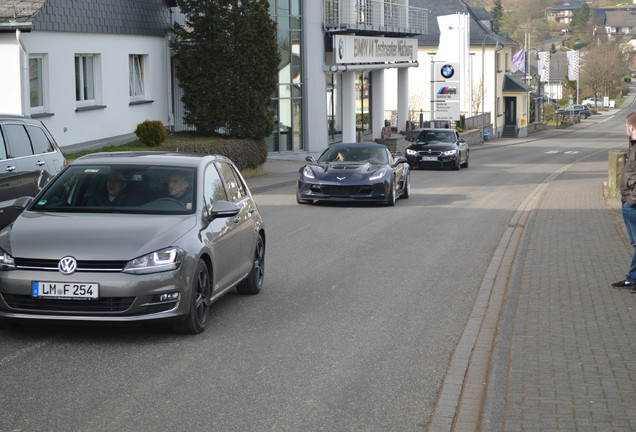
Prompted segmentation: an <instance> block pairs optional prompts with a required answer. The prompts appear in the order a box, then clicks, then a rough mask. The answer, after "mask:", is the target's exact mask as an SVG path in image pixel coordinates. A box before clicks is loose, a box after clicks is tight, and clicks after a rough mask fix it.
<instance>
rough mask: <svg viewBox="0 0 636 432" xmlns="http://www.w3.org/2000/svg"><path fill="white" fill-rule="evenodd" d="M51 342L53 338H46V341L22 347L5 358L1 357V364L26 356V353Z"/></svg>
mask: <svg viewBox="0 0 636 432" xmlns="http://www.w3.org/2000/svg"><path fill="white" fill-rule="evenodd" d="M50 343H51V340H45V341H42V342H38V343H35V344H32V345H29V346H26V347H24V348H22V349H20V350H18V351H16V352H14V353H13V354H9V355H8V356H6V357H4V358H1V359H0V366H4V365H5V364H7V363H9V362H11V361H13V360H16V359H17V358H19V357H22V356H25V355H27V354H29V353H31V352H33V351H35V350H37V349H38V348H41V347H43V346H46V345H48V344H50Z"/></svg>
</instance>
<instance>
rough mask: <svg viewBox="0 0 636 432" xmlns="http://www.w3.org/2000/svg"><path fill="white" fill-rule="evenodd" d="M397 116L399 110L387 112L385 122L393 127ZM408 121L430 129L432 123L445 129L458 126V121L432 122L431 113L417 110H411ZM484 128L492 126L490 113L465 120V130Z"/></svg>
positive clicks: (385, 112) (416, 125)
mask: <svg viewBox="0 0 636 432" xmlns="http://www.w3.org/2000/svg"><path fill="white" fill-rule="evenodd" d="M396 116H397V110H385V111H384V120H385V122H386V121H388V122H389V124H391V125H393V124H394V120H395V119H396ZM408 121H409V123H410V124H412V125H415V127H416V128H417V127H425V125H426V126H427V127H430V124H431V121H432V122H433V124H435V125H436V127H438V126H441V127H445V125H446V124H448V126H449V127H451V128H454V127H455V126H456V125H457V121H446V120H432V119H431V112H430V111H417V110H409V115H408ZM482 126H483V127H489V126H490V113H489V112H487V113H483V114H477V115H474V116H472V117H465V118H464V127H463V129H464V130H469V129H481V128H482Z"/></svg>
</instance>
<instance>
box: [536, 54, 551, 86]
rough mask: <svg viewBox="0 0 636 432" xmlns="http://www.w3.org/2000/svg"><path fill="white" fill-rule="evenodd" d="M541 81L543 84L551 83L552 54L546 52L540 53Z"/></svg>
mask: <svg viewBox="0 0 636 432" xmlns="http://www.w3.org/2000/svg"><path fill="white" fill-rule="evenodd" d="M538 66H539V77H540V78H539V80H540V81H541V82H550V52H549V51H544V52H540V53H539V64H538Z"/></svg>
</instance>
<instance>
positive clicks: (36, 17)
mask: <svg viewBox="0 0 636 432" xmlns="http://www.w3.org/2000/svg"><path fill="white" fill-rule="evenodd" d="M107 17H108V18H107ZM169 17H170V9H169V8H168V7H167V5H166V2H165V1H163V0H139V1H136V2H132V3H131V2H129V1H125V0H103V1H97V0H85V1H82V2H76V1H72V0H33V1H25V0H20V1H18V0H7V1H5V2H3V4H2V5H1V6H0V64H2V68H0V94H2V95H3V96H2V98H0V112H2V113H7V114H25V115H30V116H31V117H35V118H39V119H40V120H42V121H43V122H44V123H45V124H46V126H47V127H48V128H49V130H50V131H51V133H52V134H53V136H54V137H55V138H56V140H57V141H58V143H59V144H60V146H62V147H63V148H64V149H65V150H68V149H72V148H74V147H81V148H91V147H92V148H97V147H100V146H103V145H105V144H120V143H125V142H128V141H131V140H133V139H134V138H135V137H134V134H133V131H134V129H135V127H136V125H137V124H138V123H141V122H143V121H145V120H161V121H162V122H164V123H165V124H169V122H170V112H171V108H170V104H169V101H170V100H171V96H170V78H169V77H170V74H169V69H168V65H169V57H168V49H167V27H168V24H169V22H170V18H169Z"/></svg>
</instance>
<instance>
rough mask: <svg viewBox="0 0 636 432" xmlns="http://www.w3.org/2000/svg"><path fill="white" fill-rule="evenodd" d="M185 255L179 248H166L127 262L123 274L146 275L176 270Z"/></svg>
mask: <svg viewBox="0 0 636 432" xmlns="http://www.w3.org/2000/svg"><path fill="white" fill-rule="evenodd" d="M184 255H185V253H184V252H183V250H181V249H179V248H175V247H172V248H167V249H162V250H159V251H156V252H151V253H149V254H147V255H144V256H140V257H138V258H135V259H133V260H131V261H128V263H127V264H126V266H125V267H124V270H123V272H124V273H133V274H148V273H159V272H164V271H169V270H176V269H178V268H179V266H180V265H181V261H183V256H184Z"/></svg>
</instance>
